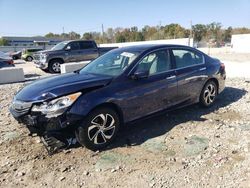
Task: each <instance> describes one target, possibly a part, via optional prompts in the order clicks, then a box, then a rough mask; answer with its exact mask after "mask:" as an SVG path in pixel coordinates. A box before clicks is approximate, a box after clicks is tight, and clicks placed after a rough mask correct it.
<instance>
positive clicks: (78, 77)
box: [15, 73, 112, 102]
mask: <svg viewBox="0 0 250 188" xmlns="http://www.w3.org/2000/svg"><path fill="white" fill-rule="evenodd" d="M111 80H112V77H111V76H101V75H95V74H89V73H82V74H80V73H68V74H64V75H59V76H51V77H48V78H44V79H40V80H38V81H35V82H32V83H31V84H29V85H27V86H26V87H24V88H23V89H21V90H20V91H19V92H18V93H17V94H16V96H15V99H16V100H20V101H25V102H35V101H44V100H48V99H51V98H55V97H59V96H63V95H66V94H70V93H74V92H78V91H82V90H83V91H84V89H89V88H92V87H98V86H104V85H107V84H108V83H110V81H111Z"/></svg>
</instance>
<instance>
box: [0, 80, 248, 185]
mask: <svg viewBox="0 0 250 188" xmlns="http://www.w3.org/2000/svg"><path fill="white" fill-rule="evenodd" d="M21 87H23V84H11V85H1V86H0V109H1V111H0V135H1V136H0V159H1V160H0V187H27V186H29V187H248V186H249V179H250V124H249V122H250V116H249V115H250V114H249V112H250V105H249V104H250V103H249V101H250V97H249V94H248V92H249V91H250V83H248V82H246V80H244V79H228V80H227V88H226V89H225V91H224V92H223V93H222V94H221V95H220V96H219V98H218V100H217V102H216V104H215V105H214V106H213V107H212V108H209V109H204V108H200V107H199V106H198V105H193V106H190V107H187V108H184V109H180V110H177V111H174V112H170V113H168V114H164V115H161V116H158V117H154V118H152V119H148V120H145V121H140V122H138V123H135V124H134V125H131V126H129V127H127V128H124V129H123V130H122V132H121V133H120V135H119V136H118V138H117V139H116V142H115V143H114V144H113V145H111V146H110V148H108V149H107V150H106V151H102V152H97V153H95V152H91V151H89V150H87V149H85V148H82V147H75V148H70V149H69V150H67V151H64V152H61V153H58V154H55V155H53V156H48V155H47V153H46V150H45V149H44V147H43V145H42V143H40V141H39V138H37V137H30V136H28V131H27V130H26V128H25V127H23V126H21V125H19V124H18V123H17V122H16V121H15V120H14V119H13V118H12V117H11V115H10V114H9V112H8V107H9V104H10V101H11V100H12V97H13V96H14V94H15V93H16V92H17V91H18V90H19V89H20V88H21ZM128 143H130V144H128Z"/></svg>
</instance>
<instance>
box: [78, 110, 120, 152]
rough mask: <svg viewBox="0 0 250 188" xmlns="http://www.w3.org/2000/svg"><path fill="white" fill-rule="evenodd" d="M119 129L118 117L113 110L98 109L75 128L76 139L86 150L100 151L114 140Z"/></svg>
mask: <svg viewBox="0 0 250 188" xmlns="http://www.w3.org/2000/svg"><path fill="white" fill-rule="evenodd" d="M119 127H120V120H119V116H118V115H117V113H116V112H115V111H114V110H113V109H111V108H106V107H104V108H98V109H96V110H94V111H92V112H91V113H90V114H89V115H88V116H87V118H86V119H85V121H84V122H82V124H81V125H80V126H79V127H78V128H77V130H76V138H77V140H78V142H79V143H80V144H81V145H83V146H85V147H86V148H88V149H91V150H94V151H95V150H101V149H103V148H105V147H106V146H108V145H109V144H110V143H111V142H112V141H113V140H114V139H115V137H116V135H117V132H118V130H119Z"/></svg>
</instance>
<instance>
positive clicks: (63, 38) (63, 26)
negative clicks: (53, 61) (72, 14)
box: [62, 26, 64, 39]
mask: <svg viewBox="0 0 250 188" xmlns="http://www.w3.org/2000/svg"><path fill="white" fill-rule="evenodd" d="M62 30H63V33H62V34H63V39H64V26H63V27H62Z"/></svg>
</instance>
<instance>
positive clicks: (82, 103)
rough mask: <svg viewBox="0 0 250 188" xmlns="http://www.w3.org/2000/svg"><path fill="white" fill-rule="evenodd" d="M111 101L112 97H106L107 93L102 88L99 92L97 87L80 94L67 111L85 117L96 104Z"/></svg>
mask: <svg viewBox="0 0 250 188" xmlns="http://www.w3.org/2000/svg"><path fill="white" fill-rule="evenodd" d="M111 101H112V99H111V98H110V97H108V93H106V92H105V91H103V90H102V91H101V92H100V90H99V89H97V90H96V91H91V92H89V93H86V94H84V95H82V96H80V97H79V98H78V99H77V101H76V102H75V103H74V104H73V106H72V107H71V109H70V110H69V113H72V114H76V115H80V116H82V117H85V116H87V114H88V113H89V112H90V111H92V110H93V109H94V108H96V107H97V106H99V105H102V104H107V103H111Z"/></svg>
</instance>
